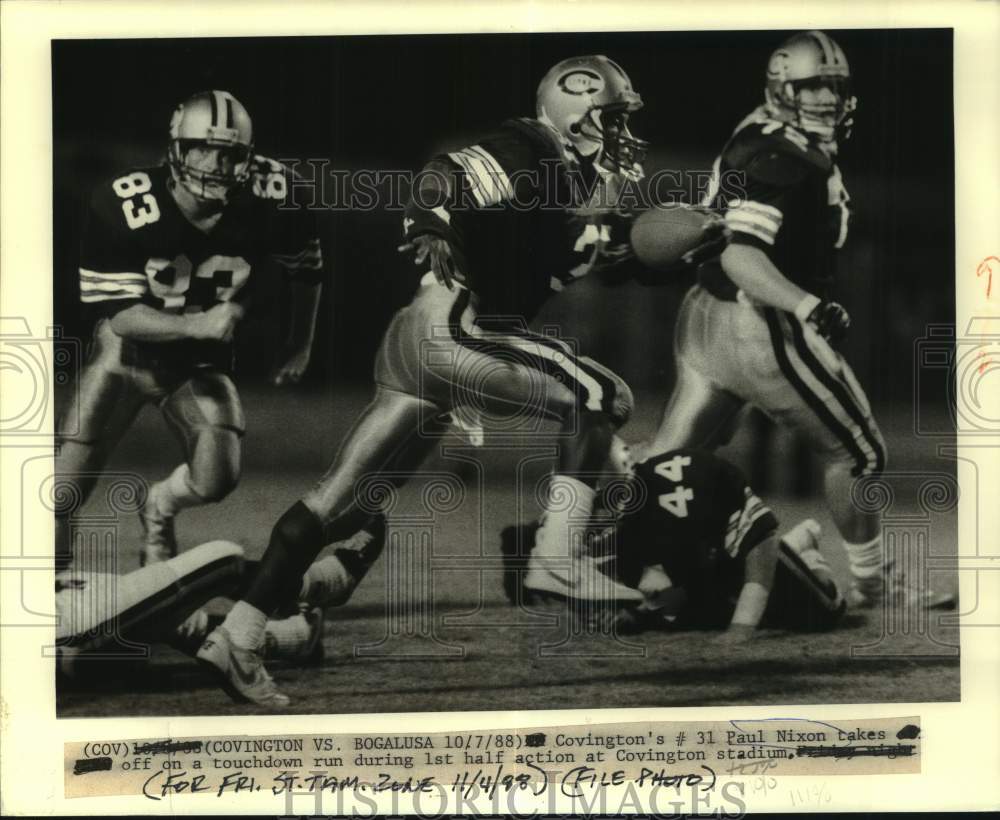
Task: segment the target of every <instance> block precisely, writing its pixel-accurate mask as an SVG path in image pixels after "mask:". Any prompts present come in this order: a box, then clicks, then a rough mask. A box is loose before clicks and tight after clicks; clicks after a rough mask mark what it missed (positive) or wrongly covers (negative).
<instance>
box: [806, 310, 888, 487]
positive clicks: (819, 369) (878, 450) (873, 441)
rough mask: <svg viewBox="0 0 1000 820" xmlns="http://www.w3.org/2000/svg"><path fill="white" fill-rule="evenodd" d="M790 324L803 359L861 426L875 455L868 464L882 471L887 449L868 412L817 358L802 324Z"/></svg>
mask: <svg viewBox="0 0 1000 820" xmlns="http://www.w3.org/2000/svg"><path fill="white" fill-rule="evenodd" d="M788 324H789V325H791V328H792V340H793V342H794V344H795V351H796V353H798V355H799V358H800V359H802V362H803V363H804V364H805V365H806V367H808V368H809V370H810V371H811V372H812V374H813V375H814V376H815V377H816V378H817V379H818V380H819V381H820V383H821V384H823V385H824V386H825V387H826V389H827V390H829V391H830V392H831V393H832V394H833V396H834V398H835V399H836V400H837V401H838V402H839V403H840V406H841V407H842V408H843V409H844V412H845V413H847V415H848V416H849V417H850V418H851V420H852V421H853V422H854V423H855V424H856V425H857V426H858V427H859V428H860V430H861V435H862V436H863V437H864V439H865V441H866V442H867V444H868V446H869V447H870V448H871V450H872V456H874V458H872V457H869V459H868V465H867V466H871V467H872V468H874V469H875V470H876V471H878V472H881V471H882V470H883V469H884V468H885V450H884V448H883V447H882V444H881V442H880V441H879V440H878V437H877V436H876V435H875V434H874V433H873V432H872V430H871V428H870V427H869V425H868V419H867V418H866V417H865V415H866V414H865V413H864V411H863V410H862V409H861V408H860V407H859V406H858V403H857V402H856V401H855V400H854V397H853V396H852V395H851V391H850V390H849V389H848V387H847V385H845V384H844V383H843V382H842V381H841V380H840V379H839V378H838V377H836V376H835V375H834V374H832V373H831V372H830V371H829V370H827V369H826V368H825V367H824V366H823V364H822V362H820V360H819V359H817V358H816V355H815V354H814V353H813V352H812V350H810V349H809V345H807V344H806V338H805V334H804V333H803V332H802V325H800V324H799V323H798V322H797V321H794V320H792V319H789V320H788ZM873 462H874V463H873Z"/></svg>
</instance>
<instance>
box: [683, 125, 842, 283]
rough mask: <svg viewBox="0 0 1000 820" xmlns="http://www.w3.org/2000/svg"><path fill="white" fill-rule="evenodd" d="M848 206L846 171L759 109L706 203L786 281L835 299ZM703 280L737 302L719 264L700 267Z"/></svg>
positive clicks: (726, 152)
mask: <svg viewBox="0 0 1000 820" xmlns="http://www.w3.org/2000/svg"><path fill="white" fill-rule="evenodd" d="M849 201H850V198H849V197H848V195H847V191H846V189H845V188H844V184H843V180H842V178H841V175H840V170H839V169H838V168H837V165H836V163H835V162H834V161H833V159H832V158H831V157H830V156H829V155H827V154H826V153H825V152H824V151H823V150H821V149H820V147H819V146H818V144H817V142H816V141H815V140H814V139H813V138H811V137H809V136H808V135H807V134H804V133H803V132H801V131H798V130H796V129H795V128H794V127H792V126H791V125H788V124H786V123H782V122H779V121H777V120H774V119H771V118H770V117H769V116H768V115H767V112H766V111H765V110H764V109H763V108H759V109H757V110H756V111H754V112H753V113H752V114H751V115H750V116H749V117H747V118H746V119H745V120H743V122H741V123H740V125H739V126H738V127H737V128H736V131H735V132H734V133H733V136H732V137H730V139H729V142H727V143H726V145H725V147H724V148H723V149H722V153H721V154H720V155H719V157H718V158H717V159H716V167H715V174H714V184H713V186H712V188H711V190H710V191H709V194H708V196H707V197H706V202H705V204H708V205H711V206H712V207H714V208H716V209H718V210H719V211H720V212H721V213H723V214H724V216H725V220H726V224H727V225H728V226H729V227H730V229H732V231H733V242H734V243H743V244H748V245H754V246H756V247H759V248H761V249H763V250H764V251H765V252H766V253H767V255H768V256H769V257H770V259H771V261H773V262H774V264H775V265H776V266H777V268H778V270H780V271H781V272H782V273H783V274H784V275H785V276H786V277H787V278H788V279H790V280H791V281H793V282H795V283H796V284H797V285H799V286H800V287H801V288H803V289H804V290H807V291H809V292H810V293H813V294H815V295H817V296H819V297H820V298H829V297H830V289H831V285H832V284H833V279H834V274H835V256H836V251H837V250H838V249H839V248H841V247H842V246H843V245H844V242H845V241H846V240H847V227H848V221H849V219H850V208H849ZM699 281H700V282H701V284H702V285H703V286H704V287H706V288H707V289H708V290H710V291H711V292H712V293H714V294H715V295H716V296H720V297H721V298H725V299H733V298H735V296H736V286H735V285H734V284H733V283H732V282H731V281H730V280H729V278H728V277H727V276H726V274H725V272H724V271H723V270H722V266H721V264H720V262H719V260H718V259H715V260H712V261H710V262H707V263H705V264H704V265H703V266H702V268H701V270H700V271H699Z"/></svg>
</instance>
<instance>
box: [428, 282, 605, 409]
mask: <svg viewBox="0 0 1000 820" xmlns="http://www.w3.org/2000/svg"><path fill="white" fill-rule="evenodd" d="M469 299H470V296H469V293H468V291H465V292H463V293H462V294H461V295H460V296H459V297H458V298H457V299H456V300H455V304H454V305H453V306H452V309H451V313H450V314H449V317H448V328H449V331H450V333H451V337H452V340H453V341H454V342H455V343H456V344H458V345H460V346H461V347H464V348H466V349H468V350H473V351H475V352H477V353H481V354H483V355H485V356H490V357H491V358H496V359H499V360H501V361H509V360H510V358H511V354H512V353H514V354H515V355H516V361H517V362H518V363H519V364H522V365H525V366H527V367H530V368H531V369H532V370H536V371H538V372H539V373H542V374H543V375H545V376H548V377H549V378H552V379H556V380H562V379H565V377H566V376H569V379H568V383H567V384H566V387H567V388H569V389H570V390H571V391H573V395H574V396H576V400H577V403H579V404H581V405H584V406H586V405H587V403H588V401H589V397H590V391H589V390H588V389H587V387H586V385H584V384H583V383H582V382H580V381H579V380H577V379H576V378H574V377H573V376H572V374H570V373H568V372H567V371H566V370H565V369H564V368H562V367H560V366H559V365H558V364H557V363H555V362H553V361H552V360H551V359H549V358H546V357H544V356H541V355H538V354H535V353H531V352H530V351H528V350H525V349H523V348H521V347H519V346H515V345H514V344H505V343H504V342H502V341H499V340H496V339H483V338H480V337H477V336H473V335H472V334H471V333H467V332H466V331H465V329H464V328H463V327H462V323H461V317H462V313H464V312H465V308H466V307H467V306H468V304H469ZM509 338H513V337H509ZM543 349H544V348H543ZM564 355H565V354H564Z"/></svg>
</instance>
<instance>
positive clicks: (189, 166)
mask: <svg viewBox="0 0 1000 820" xmlns="http://www.w3.org/2000/svg"><path fill="white" fill-rule="evenodd" d="M252 155H253V125H252V123H251V121H250V115H249V114H248V113H247V110H246V108H244V107H243V104H242V103H241V102H240V101H239V100H237V99H236V98H235V97H234V96H233V95H232V94H230V93H229V92H228V91H216V90H213V91H201V92H199V93H197V94H195V95H194V96H192V97H190V98H188V99H187V100H185V101H184V102H182V103H181V104H180V105H179V106H177V109H176V110H175V111H174V115H173V117H172V118H171V120H170V146H169V149H168V151H167V163H168V165H169V166H170V171H171V173H172V174H173V177H174V179H175V180H176V181H177V182H178V184H180V185H183V186H184V187H185V188H186V189H187V190H188V191H190V192H191V193H192V194H193V195H194V196H196V197H197V198H198V199H201V200H214V201H221V202H226V201H227V200H228V199H229V197H230V195H231V194H232V192H233V191H234V190H235V189H236V188H238V187H239V186H241V185H243V184H244V183H245V182H246V181H247V180H248V179H249V178H250V159H251V157H252Z"/></svg>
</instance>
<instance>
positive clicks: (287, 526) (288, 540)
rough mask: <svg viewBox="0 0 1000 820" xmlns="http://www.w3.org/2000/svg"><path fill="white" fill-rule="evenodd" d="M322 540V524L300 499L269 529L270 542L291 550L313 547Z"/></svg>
mask: <svg viewBox="0 0 1000 820" xmlns="http://www.w3.org/2000/svg"><path fill="white" fill-rule="evenodd" d="M323 540H324V539H323V524H322V523H321V522H320V520H319V519H318V518H317V517H316V515H315V514H314V513H313V511H312V510H310V509H309V508H308V507H307V506H306V505H305V504H303V503H302V502H301V501H297V502H295V504H294V505H293V506H292V507H290V508H289V509H288V510H287V511H286V512H285V514H284V515H283V516H281V518H279V519H278V523H277V524H275V525H274V529H273V530H272V531H271V543H272V544H273V543H275V542H279V543H280V544H281V545H282V546H283V547H284V548H285V549H286V550H288V551H291V552H299V551H302V550H309V549H313V548H315V547H317V546H319V545H322V544H323Z"/></svg>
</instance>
